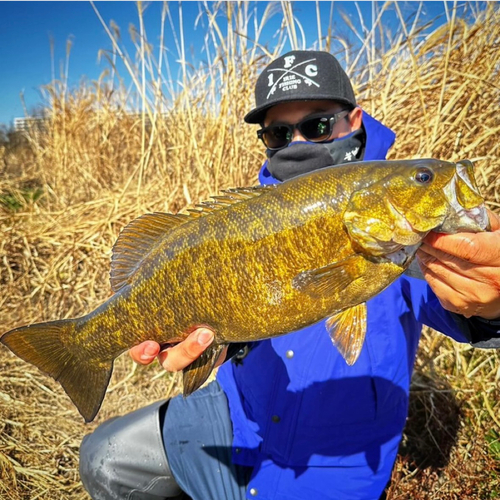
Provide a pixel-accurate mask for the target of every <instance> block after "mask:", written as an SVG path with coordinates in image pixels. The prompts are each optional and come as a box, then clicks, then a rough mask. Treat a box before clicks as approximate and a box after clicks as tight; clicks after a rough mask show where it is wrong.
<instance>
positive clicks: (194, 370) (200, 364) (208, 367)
mask: <svg viewBox="0 0 500 500" xmlns="http://www.w3.org/2000/svg"><path fill="white" fill-rule="evenodd" d="M225 347H226V345H225V344H220V345H215V346H210V347H209V348H208V349H206V350H205V351H204V352H203V354H202V355H201V356H200V357H199V358H197V359H195V360H194V361H193V362H192V363H191V364H190V365H189V366H187V367H186V368H184V370H183V385H184V387H183V391H182V393H183V395H184V396H189V395H190V394H191V393H192V392H194V391H196V390H197V389H199V388H200V387H201V386H202V385H203V384H204V383H205V382H206V380H207V378H208V377H209V376H210V374H211V373H212V370H213V369H214V367H215V363H216V362H217V360H218V359H219V356H220V354H221V352H222V351H223V350H224V348H225Z"/></svg>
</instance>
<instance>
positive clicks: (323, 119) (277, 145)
mask: <svg viewBox="0 0 500 500" xmlns="http://www.w3.org/2000/svg"><path fill="white" fill-rule="evenodd" d="M349 113H350V111H349V110H348V109H343V110H341V111H339V112H337V113H326V114H325V113H317V114H315V115H310V116H308V117H307V118H304V119H303V120H301V121H300V122H298V123H296V124H294V125H291V124H289V123H275V124H273V125H269V127H264V128H261V129H260V130H257V137H258V138H259V139H260V140H261V141H262V142H263V143H264V145H265V146H266V148H267V149H270V150H271V151H276V150H278V149H283V148H285V147H287V146H288V145H289V144H290V142H292V138H293V131H294V130H295V129H297V130H298V131H299V132H300V133H301V134H302V137H304V138H305V139H307V140H308V141H311V142H325V141H327V140H328V139H329V138H330V136H331V135H332V130H333V126H334V125H335V124H336V123H337V122H338V121H339V120H341V119H342V118H345V117H347V115H348V114H349Z"/></svg>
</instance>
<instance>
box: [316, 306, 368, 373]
mask: <svg viewBox="0 0 500 500" xmlns="http://www.w3.org/2000/svg"><path fill="white" fill-rule="evenodd" d="M366 325H367V323H366V304H365V303H364V302H363V303H362V304H358V305H357V306H354V307H350V308H349V309H346V310H345V311H342V312H341V313H338V314H335V315H334V316H331V317H330V318H328V319H327V321H326V329H327V330H328V333H329V334H330V338H331V339H332V342H333V345H334V346H335V347H336V348H337V349H338V350H339V352H340V354H342V356H343V358H344V359H345V360H346V363H347V364H348V365H349V366H351V365H353V364H354V363H355V362H356V360H357V359H358V357H359V354H360V353H361V348H362V347H363V343H364V341H365V335H366Z"/></svg>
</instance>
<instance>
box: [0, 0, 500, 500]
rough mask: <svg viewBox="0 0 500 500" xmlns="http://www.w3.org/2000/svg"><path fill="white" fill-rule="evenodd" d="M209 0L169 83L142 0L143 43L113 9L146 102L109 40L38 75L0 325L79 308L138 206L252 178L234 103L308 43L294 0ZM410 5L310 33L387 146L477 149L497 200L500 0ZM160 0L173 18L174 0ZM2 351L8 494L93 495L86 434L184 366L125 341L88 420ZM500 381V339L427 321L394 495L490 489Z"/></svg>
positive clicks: (8, 195) (0, 472) (1, 437)
mask: <svg viewBox="0 0 500 500" xmlns="http://www.w3.org/2000/svg"><path fill="white" fill-rule="evenodd" d="M203 5H204V6H205V8H206V9H207V11H206V12H205V13H204V15H205V17H206V19H207V22H208V28H207V33H206V39H205V46H206V50H207V52H206V54H207V59H208V65H206V66H204V67H199V68H189V66H188V64H187V62H186V56H185V49H184V44H183V36H179V40H178V42H179V43H178V46H179V59H180V60H181V61H182V62H183V65H182V66H183V67H182V75H181V81H180V84H181V85H179V87H175V86H173V85H172V83H171V79H169V77H168V75H169V74H170V71H171V69H170V68H169V67H168V63H167V61H166V58H165V59H162V52H161V51H160V52H159V56H158V57H157V58H154V57H153V55H152V50H151V47H150V46H149V43H148V40H147V35H146V33H145V31H144V27H143V23H142V22H141V19H142V18H141V15H142V9H143V7H142V5H141V4H138V10H139V21H140V22H139V28H138V29H137V30H135V31H133V37H134V41H135V46H136V50H137V55H138V58H137V59H135V58H134V59H133V58H130V57H129V56H128V55H127V54H126V53H125V52H124V50H122V49H121V46H120V38H119V35H118V28H117V27H115V26H110V27H109V35H110V37H111V39H112V43H113V46H114V53H115V55H117V57H119V58H121V59H122V61H123V62H124V66H125V67H127V68H128V71H129V72H130V74H131V75H132V76H133V81H134V85H135V90H136V94H135V95H136V96H137V100H138V102H139V103H140V104H141V106H140V107H139V109H141V111H140V113H138V114H135V115H133V114H130V113H129V112H128V111H129V110H130V106H131V103H130V93H129V92H128V89H126V88H125V87H124V86H123V85H120V84H115V85H111V84H110V82H111V81H120V75H119V74H118V73H117V72H118V69H117V66H116V58H113V57H111V56H108V58H109V62H110V71H109V73H108V74H104V75H103V77H102V78H101V79H100V80H99V81H98V82H92V83H85V84H82V85H81V86H80V87H79V88H76V89H68V88H67V85H66V83H65V81H67V80H65V79H64V78H63V79H62V80H61V81H54V82H53V83H52V84H51V85H49V86H47V87H46V88H45V92H46V95H47V103H48V107H47V115H46V119H47V121H46V124H45V128H44V130H43V131H42V132H40V131H39V130H35V129H33V130H31V132H30V133H29V134H28V137H27V139H26V141H25V142H24V143H23V144H21V145H16V146H15V147H14V146H13V145H12V144H11V145H7V146H5V147H3V148H2V149H0V155H2V156H1V159H2V160H3V169H2V173H3V175H2V178H0V231H1V235H2V236H1V239H0V310H1V311H2V328H3V330H7V329H9V328H11V327H15V326H17V325H20V324H25V323H30V322H35V321H43V320H48V319H55V318H63V317H70V316H76V315H79V314H82V313H84V312H87V311H89V310H91V309H92V308H94V307H95V306H97V305H98V304H99V303H101V302H102V301H103V300H104V299H105V298H106V297H108V296H109V294H110V287H109V284H108V270H109V257H110V249H111V247H112V245H113V243H114V241H115V239H116V237H117V235H118V234H119V231H120V229H121V228H122V227H123V226H124V225H125V224H127V223H128V222H129V221H130V220H132V219H133V218H135V217H136V216H138V215H140V214H142V213H144V212H148V211H178V210H180V209H182V208H184V207H185V206H187V205H189V204H192V203H195V202H198V201H201V200H204V199H206V198H207V197H208V196H209V195H210V194H213V193H215V192H217V191H218V190H219V189H221V188H224V187H228V186H242V185H250V184H254V183H256V174H257V171H258V168H259V165H260V164H261V163H262V161H263V159H264V155H263V151H262V148H261V146H260V145H259V144H258V143H257V140H256V138H255V131H254V130H253V128H252V127H249V126H248V125H244V124H243V123H242V116H243V115H244V114H245V112H246V111H247V110H248V109H249V108H250V107H251V104H252V90H251V89H252V88H253V82H254V81H255V78H256V75H257V74H258V72H259V70H260V69H261V68H262V65H263V64H265V63H266V62H267V61H268V60H269V58H270V57H274V56H276V55H277V54H278V53H280V52H281V51H282V50H283V47H284V43H285V41H286V39H287V38H288V39H289V40H290V43H291V45H292V46H293V47H299V46H300V45H301V42H300V33H301V25H300V20H299V19H298V18H297V17H296V14H295V13H294V11H293V6H292V5H290V4H288V3H283V4H282V5H281V6H280V5H279V4H278V5H277V6H276V5H271V4H270V5H269V6H268V8H267V9H266V10H265V12H264V14H263V15H262V16H261V17H260V18H259V19H254V18H252V15H253V11H252V7H251V6H249V4H248V3H244V2H242V3H239V2H237V3H229V4H226V5H224V4H210V5H209V4H203ZM419 5H420V4H416V5H415V9H420V6H419ZM391 8H394V9H395V11H394V12H395V13H396V14H397V16H398V18H399V23H400V24H399V27H398V29H397V30H396V31H395V34H394V35H392V37H391V38H388V37H387V34H386V33H385V31H384V30H385V28H384V26H385V25H384V19H385V17H384V16H385V15H386V13H387V12H388V11H389V9H391ZM276 9H278V10H277V11H276ZM280 9H281V10H280ZM96 10H97V9H96ZM418 12H419V11H418V10H417V15H416V17H415V20H414V21H413V22H412V23H411V24H410V23H407V22H406V21H405V19H404V16H403V15H402V14H401V12H400V7H399V6H398V4H396V6H395V7H391V4H390V3H384V4H382V5H381V6H378V7H377V10H376V11H375V12H374V18H376V22H375V23H374V25H373V29H370V30H368V29H366V27H365V29H364V30H363V33H358V32H356V28H355V27H354V26H352V29H353V31H354V32H355V33H356V35H357V36H358V37H359V38H360V40H361V41H362V43H363V49H362V50H361V51H358V52H357V53H356V52H352V51H349V47H348V45H347V44H346V43H345V42H342V41H338V40H337V38H336V33H335V32H334V29H333V27H332V26H330V28H329V29H328V31H327V33H326V36H322V35H321V33H320V32H319V33H318V40H317V43H316V45H317V46H319V47H321V48H326V49H330V50H333V47H334V46H338V44H341V45H342V43H343V44H344V46H345V54H346V55H347V57H346V64H347V66H348V68H349V70H350V72H351V74H352V75H353V78H354V84H355V88H356V91H357V93H358V95H359V101H360V103H361V105H362V106H363V107H364V108H365V109H366V110H367V111H369V112H370V113H372V114H373V115H374V116H375V117H376V118H378V119H380V120H381V121H383V122H384V123H386V124H387V125H388V126H390V127H391V128H393V129H394V130H396V131H397V133H398V140H397V142H396V146H395V147H394V149H393V150H392V151H391V153H390V157H391V158H412V157H426V156H433V157H438V158H443V159H450V160H457V159H460V158H470V159H472V160H475V162H476V164H477V165H478V172H479V176H478V177H479V183H480V185H481V187H482V190H483V193H484V194H485V196H486V198H487V200H488V203H489V206H490V207H491V208H493V209H495V210H496V209H497V208H498V206H499V203H500V180H499V173H500V170H499V161H500V150H499V143H498V140H496V139H497V137H498V132H499V130H500V119H499V118H498V113H497V111H498V103H499V102H500V99H499V97H500V88H499V87H498V83H497V82H498V80H499V79H498V73H499V68H500V50H499V40H500V12H499V10H498V9H497V8H496V6H495V5H488V6H487V7H485V8H484V10H482V11H479V12H472V14H471V13H470V12H469V15H468V17H467V19H462V18H461V17H460V16H457V15H456V14H455V13H456V10H450V11H449V12H448V21H447V22H446V23H445V24H444V25H443V26H441V27H440V28H438V29H436V30H435V31H424V30H423V28H422V26H421V23H419V22H418ZM278 14H279V15H282V19H283V22H282V30H281V31H280V33H279V38H278V41H277V43H276V45H275V47H274V48H273V49H272V50H271V49H269V48H268V47H266V46H264V45H262V44H261V42H260V41H259V37H258V36H257V37H256V39H254V41H253V42H251V41H250V36H249V34H248V31H247V28H248V25H249V22H250V21H252V23H253V22H254V20H255V21H256V23H257V28H258V29H257V33H260V32H261V30H262V29H263V27H264V26H265V24H266V23H267V22H268V20H269V19H270V18H271V16H273V15H278ZM162 16H163V17H162V27H163V26H167V25H168V23H169V19H170V17H171V12H170V11H169V6H168V4H165V7H164V10H163V14H162ZM346 20H347V21H349V19H348V18H346ZM222 33H228V35H223V34H222ZM163 36H166V35H164V30H163V28H162V37H163ZM335 44H337V45H335ZM104 56H106V54H104ZM136 60H138V61H139V63H138V64H137V63H136V62H135V61H136ZM0 359H1V360H2V364H3V370H2V371H1V372H0V497H1V498H5V499H9V500H18V499H28V498H29V499H48V500H53V499H62V498H71V499H79V498H82V499H84V498H88V497H87V496H86V494H85V493H84V492H83V489H82V487H81V485H80V483H79V478H78V447H79V443H80V441H81V438H82V437H83V435H84V434H85V433H86V432H89V431H91V430H92V429H93V428H94V427H95V425H97V424H98V423H100V422H102V421H104V420H105V419H106V418H109V417H110V416H112V415H115V414H116V413H118V412H120V413H122V412H125V411H129V410H132V409H134V408H137V407H140V406H142V405H144V404H145V403H147V402H150V401H152V400H155V399H159V398H164V397H168V396H169V395H171V394H174V393H175V392H176V391H177V390H178V379H177V377H176V376H169V375H166V374H164V373H162V372H161V370H159V369H158V368H157V367H155V366H152V367H148V368H144V367H141V368H137V369H136V368H135V366H134V365H133V364H132V362H131V361H130V360H129V359H128V358H127V357H122V358H120V359H119V360H118V361H117V363H116V369H115V373H114V376H113V380H112V383H111V385H110V388H109V390H108V394H107V396H106V399H105V402H104V405H103V408H102V410H101V412H100V414H99V415H98V418H97V420H96V422H95V423H93V424H90V425H84V424H82V422H81V418H80V417H79V415H78V414H77V412H76V410H75V409H74V407H73V406H72V404H71V403H70V402H69V400H68V398H67V397H66V395H65V394H64V393H63V391H62V390H61V388H60V387H59V386H58V384H56V383H55V382H53V381H52V380H51V379H49V378H47V377H45V376H43V375H42V374H40V373H39V372H38V371H37V370H36V369H35V368H33V367H31V366H28V365H26V364H25V363H23V362H21V361H20V360H18V359H16V358H15V357H13V356H12V355H11V354H10V353H9V352H7V350H6V349H4V348H1V349H0ZM499 381H500V355H499V353H498V352H495V351H481V350H474V349H471V348H470V347H469V346H467V345H458V344H456V343H453V342H452V341H450V340H449V339H446V338H444V337H443V336H441V335H437V334H435V333H433V332H425V333H424V338H423V341H422V345H421V350H420V354H419V357H418V360H417V369H416V374H415V377H414V379H413V387H412V394H411V404H410V406H411V410H410V416H409V420H408V425H407V429H406V431H405V437H404V441H403V443H402V445H401V450H400V455H399V457H398V461H397V464H396V467H395V469H394V472H393V477H392V483H391V485H390V486H389V488H388V491H387V499H388V500H396V499H408V498H412V499H429V500H430V499H458V498H460V499H477V498H495V497H498V496H499V495H500V444H499V438H500V422H499V420H500V417H499V415H500V402H499V399H500V391H499V388H498V387H499Z"/></svg>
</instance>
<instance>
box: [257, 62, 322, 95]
mask: <svg viewBox="0 0 500 500" xmlns="http://www.w3.org/2000/svg"><path fill="white" fill-rule="evenodd" d="M314 61H316V59H315V58H314V59H308V60H307V61H302V62H299V63H297V64H295V65H294V64H293V63H294V62H295V56H287V57H285V65H284V67H283V68H273V69H269V70H268V73H269V74H268V82H267V86H268V87H271V90H269V93H268V94H267V97H266V99H269V97H270V96H271V95H272V94H274V93H275V92H276V89H277V88H279V89H280V90H281V91H282V92H287V91H288V90H296V89H297V88H298V86H299V85H300V84H301V83H302V82H304V83H305V84H306V85H308V86H309V87H310V86H311V85H316V87H318V88H319V87H320V85H319V84H318V83H317V82H315V81H314V80H313V78H314V77H315V76H317V75H318V66H317V65H316V64H312V63H314ZM297 68H299V69H303V70H304V74H302V73H300V71H299V70H298V69H297ZM280 73H282V74H281V76H280ZM275 78H276V81H275Z"/></svg>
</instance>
